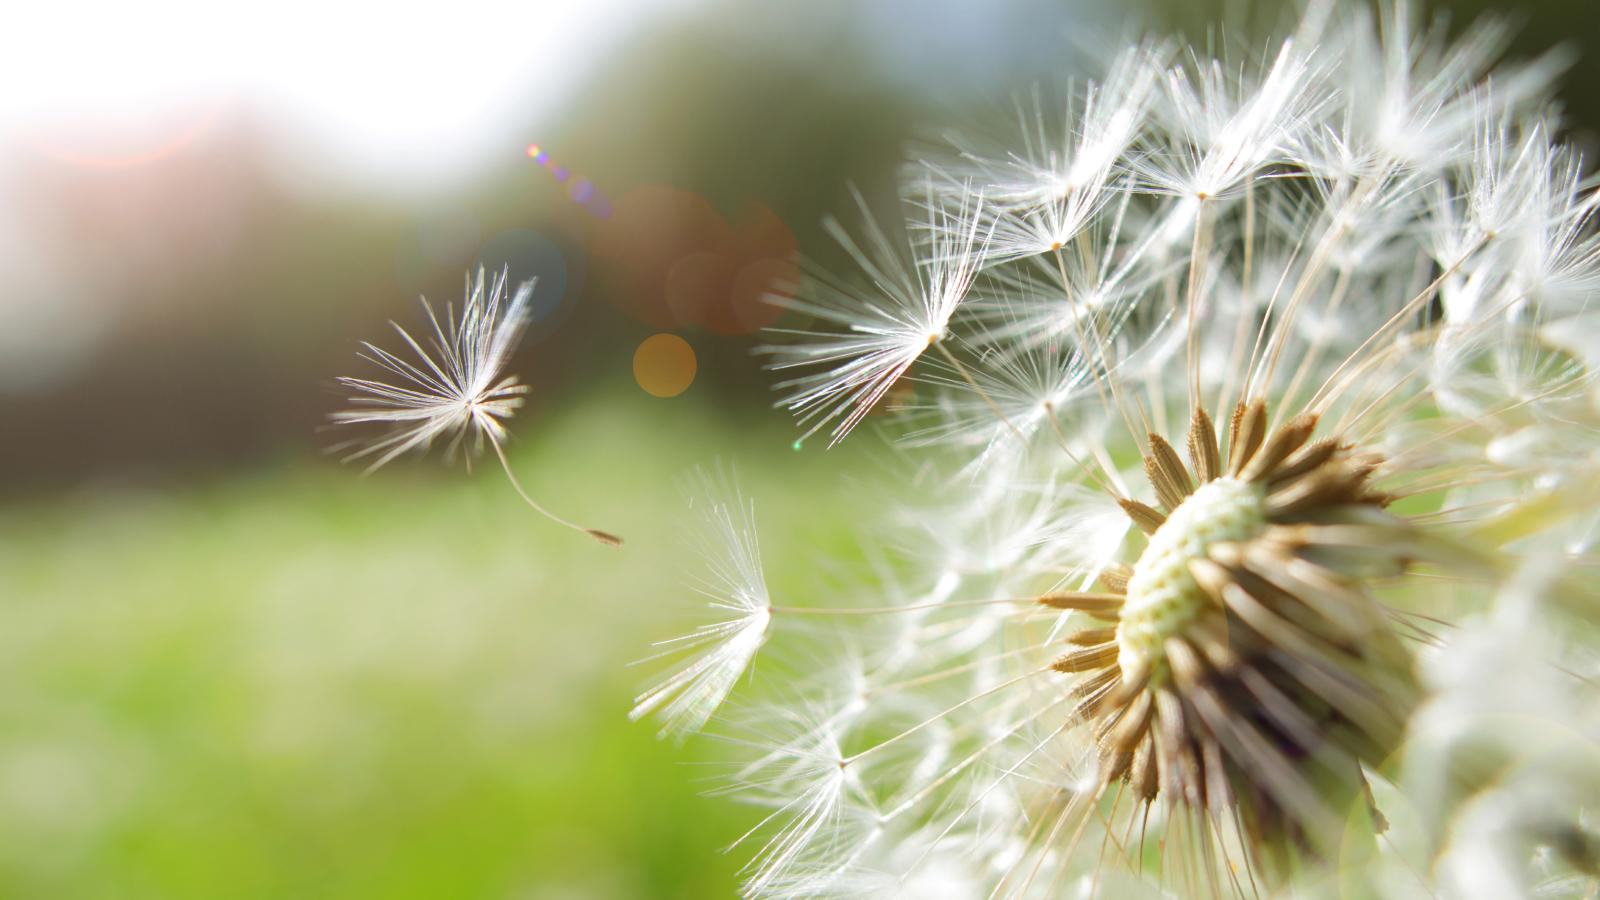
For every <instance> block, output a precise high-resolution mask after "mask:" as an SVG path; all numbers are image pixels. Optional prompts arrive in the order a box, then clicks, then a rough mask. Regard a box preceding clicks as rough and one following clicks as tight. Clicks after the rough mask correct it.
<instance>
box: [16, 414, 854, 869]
mask: <svg viewBox="0 0 1600 900" xmlns="http://www.w3.org/2000/svg"><path fill="white" fill-rule="evenodd" d="M776 418H777V417H774V421H773V422H772V423H771V424H769V425H763V426H760V427H735V426H734V425H731V424H729V423H727V422H725V421H722V420H719V419H717V418H715V417H712V416H710V415H709V414H708V413H707V412H706V411H705V410H704V409H702V408H700V407H696V406H694V405H692V404H691V403H689V402H686V401H670V402H669V401H659V400H652V399H651V398H648V397H645V396H644V395H642V394H641V393H640V392H639V391H638V390H637V389H633V388H631V386H627V387H622V386H613V387H612V388H611V389H608V390H604V391H601V392H599V393H596V394H595V395H592V396H591V397H590V398H589V399H588V400H587V401H586V402H583V403H581V404H577V405H574V406H571V407H567V408H565V409H564V410H561V411H556V412H553V413H548V414H543V415H541V416H536V417H528V418H526V419H525V420H523V421H519V422H516V423H514V424H515V426H516V428H515V430H516V431H517V433H519V434H520V435H522V439H521V440H519V441H518V442H517V444H516V445H515V448H514V449H515V455H514V456H513V463H514V465H515V467H516V469H517V470H518V472H519V474H520V475H521V476H522V477H523V478H524V479H525V481H526V482H527V484H528V485H529V488H530V490H531V491H533V492H534V493H535V496H537V497H539V498H540V499H541V500H542V501H544V502H546V503H547V504H548V505H550V506H551V508H553V509H556V510H558V511H562V512H564V513H566V514H569V515H571V516H573V517H577V518H580V519H581V520H582V521H584V522H585V523H587V524H593V525H596V526H598V527H604V528H608V529H613V530H616V531H618V532H619V533H621V534H623V535H624V536H625V537H626V538H627V539H628V543H627V545H626V546H625V547H623V548H622V549H621V550H615V549H610V548H605V547H601V546H598V545H595V544H592V543H590V542H589V541H586V540H584V539H583V538H581V537H578V536H575V535H572V534H570V533H567V532H565V531H563V530H561V529H559V528H555V527H553V526H551V525H549V523H547V522H545V521H544V520H542V519H540V518H539V517H537V516H535V515H533V514H532V513H531V512H530V511H528V510H527V509H526V508H524V507H522V506H520V505H519V501H517V499H516V498H515V496H514V495H513V494H512V492H511V490H510V489H509V487H508V486H507V485H506V484H505V483H504V479H503V476H501V475H500V474H499V473H498V472H496V471H494V470H493V469H492V468H475V469H474V471H473V473H472V474H471V475H468V474H467V473H465V472H464V471H463V470H462V469H461V467H460V466H459V465H456V466H446V465H444V464H442V463H441V462H440V461H439V460H436V459H435V460H422V461H419V462H417V463H414V464H405V465H399V466H396V467H394V468H392V469H387V470H384V471H382V472H379V473H377V474H376V475H374V476H372V477H369V478H361V477H358V472H357V470H355V469H353V468H344V467H339V466H337V465H335V464H333V463H331V462H328V461H326V460H318V459H314V458H312V459H300V460H295V461H286V462H284V463H283V464H282V465H280V466H277V467H273V468H270V469H264V470H261V471H257V472H254V473H249V474H246V475H243V476H241V477H238V478H236V479H233V480H230V481H225V482H219V483H214V484H209V485H199V486H185V487H181V488H178V489H174V490H172V491H162V492H154V491H150V490H149V489H145V490H142V491H141V490H135V489H131V488H128V487H125V486H124V487H118V486H105V487H102V488H99V489H96V490H88V491H84V492H82V493H81V494H79V495H77V496H74V497H72V498H68V499H66V500H60V499H57V500H54V501H51V502H49V503H44V502H39V503H35V504H32V505H27V506H19V507H12V508H10V509H6V510H4V511H0V678H3V679H4V681H5V689H4V690H3V691H0V895H3V896H7V897H23V896H29V897H46V896H48V897H118V898H124V897H162V898H172V897H176V898H182V897H220V896H227V897H286V896H293V897H341V898H344V897H385V898H407V897H419V898H420V897H515V898H565V897H585V898H589V897H599V898H604V897H643V896H651V897H717V896H729V895H731V894H732V893H733V890H734V887H735V884H736V881H737V878H736V870H737V868H738V865H739V860H740V859H741V858H742V855H741V854H738V853H735V854H732V855H728V854H722V853H720V852H718V851H720V849H721V848H723V847H724V846H726V845H727V844H728V843H729V842H730V841H731V840H733V839H734V838H736V837H737V836H738V835H739V834H740V833H742V831H743V830H744V829H745V828H746V827H748V825H749V824H751V823H752V822H753V821H754V820H755V811H754V810H750V809H747V808H742V807H739V806H737V805H735V804H732V803H730V802H728V801H726V800H722V799H717V798H709V797H706V796H704V795H703V791H705V790H706V789H707V788H708V787H709V786H710V785H709V784H708V782H707V781H706V780H705V776H706V775H707V774H709V773H708V770H706V769H703V768H697V767H695V766H693V765H691V764H690V761H691V760H703V759H705V758H706V757H707V756H708V755H711V756H715V755H716V752H717V751H716V750H715V749H711V750H708V749H707V747H708V746H714V744H709V743H708V745H707V746H702V747H691V748H690V749H688V750H682V749H679V748H676V747H674V746H672V745H671V744H667V743H661V742H658V741H657V740H655V738H654V730H653V728H651V727H650V726H649V725H648V724H646V723H640V724H634V723H629V722H628V721H627V719H626V712H627V709H628V706H629V700H630V697H631V696H632V695H633V693H634V692H635V691H636V690H637V689H638V688H639V687H640V686H641V685H642V684H643V683H645V682H646V681H648V680H649V678H650V676H651V674H652V673H653V672H657V671H659V668H658V667H657V668H652V667H645V668H629V667H628V666H627V663H628V662H629V661H630V660H634V659H637V658H640V657H642V656H645V655H646V654H647V652H648V650H649V642H650V641H651V640H654V639H659V638H662V637H667V636H670V635H673V634H676V633H679V631H680V630H681V629H682V628H684V627H685V626H686V625H687V624H690V623H692V622H693V621H694V619H695V618H696V613H697V611H698V610H699V609H700V603H701V601H700V599H699V598H698V597H697V596H696V595H694V594H693V593H692V592H691V591H690V590H688V589H687V588H686V587H684V581H685V579H684V575H685V574H686V573H688V572H692V568H693V567H692V565H689V560H687V559H686V558H685V555H684V553H683V552H682V542H681V541H680V540H678V538H680V537H681V531H682V530H683V528H684V527H685V524H686V522H687V521H688V518H687V515H686V510H685V506H684V504H683V502H682V499H681V495H680V492H679V491H678V490H676V489H675V487H676V485H675V482H676V481H677V480H678V479H679V478H680V477H681V476H682V475H683V474H684V473H685V472H686V471H687V470H688V469H689V468H690V467H692V466H693V465H695V464H699V463H707V462H711V461H712V460H713V459H715V458H717V457H721V458H723V459H724V460H727V461H730V462H734V463H736V464H737V465H738V467H739V474H740V480H741V481H742V482H743V484H744V486H745V487H746V489H747V491H748V492H749V493H751V494H752V495H754V496H755V497H757V498H758V515H759V517H760V520H761V523H762V527H763V534H762V538H763V541H764V545H765V549H766V550H767V551H768V553H767V556H768V565H769V571H770V572H771V573H772V578H773V583H774V590H775V592H777V591H780V590H781V589H782V585H784V584H786V583H796V581H797V579H799V578H801V577H802V576H803V575H804V574H806V573H805V569H804V568H803V565H804V564H805V562H806V557H805V556H803V555H801V554H783V553H781V552H773V548H781V547H782V546H784V545H785V544H792V543H794V542H812V541H817V540H821V541H824V542H828V541H830V540H834V541H838V540H841V539H840V538H838V537H837V536H833V537H830V535H829V534H828V531H827V529H825V528H824V527H823V525H824V523H826V522H828V521H832V520H833V519H832V517H831V516H828V515H823V514H819V513H818V512H817V510H818V509H820V508H822V507H824V506H825V505H826V504H828V503H830V502H832V500H830V494H829V489H828V487H827V485H830V484H832V483H834V480H833V479H830V478H829V477H828V475H827V474H826V472H827V471H831V470H832V467H833V466H836V465H837V464H838V463H839V461H840V460H839V456H838V455H837V454H823V453H821V452H811V451H809V450H808V451H807V452H806V453H801V454H793V453H791V452H789V450H788V443H789V441H790V440H792V438H793V431H792V426H789V425H788V423H786V422H780V421H776ZM825 457H826V458H825ZM825 466H826V467H828V468H827V469H825V468H824V467H825ZM834 499H842V495H839V496H838V497H835V498H834Z"/></svg>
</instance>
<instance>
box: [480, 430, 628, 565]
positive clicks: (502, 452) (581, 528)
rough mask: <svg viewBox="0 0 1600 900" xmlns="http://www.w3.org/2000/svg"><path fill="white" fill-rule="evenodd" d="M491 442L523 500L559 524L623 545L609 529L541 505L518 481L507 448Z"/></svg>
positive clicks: (513, 486)
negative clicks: (591, 526)
mask: <svg viewBox="0 0 1600 900" xmlns="http://www.w3.org/2000/svg"><path fill="white" fill-rule="evenodd" d="M489 444H490V446H492V447H494V455H495V456H496V457H498V458H499V459H500V468H502V469H504V470H505V473H506V478H508V479H510V480H511V487H512V488H514V489H515V490H516V492H517V496H519V497H521V498H522V502H524V503H526V504H528V506H530V507H532V508H533V510H534V511H535V512H537V513H539V514H540V515H542V516H544V517H545V518H546V519H549V520H550V521H552V522H554V523H556V524H557V525H564V526H566V527H567V528H571V529H572V530H573V531H581V532H583V533H584V534H587V535H588V536H589V537H592V538H594V539H595V540H597V541H599V542H600V543H602V544H605V545H606V546H608V547H620V546H622V538H619V537H617V536H616V535H614V534H612V533H611V532H609V531H601V530H600V529H598V528H585V527H584V526H582V525H579V524H578V523H576V522H572V521H569V520H567V519H563V518H561V517H560V516H558V515H556V514H555V513H553V512H551V511H550V510H548V509H545V508H544V507H543V506H540V505H539V501H537V500H535V499H533V498H532V497H530V496H528V492H527V491H525V490H523V488H522V482H521V481H518V480H517V476H516V473H515V472H512V471H511V462H510V461H509V460H507V459H506V451H505V448H504V447H501V446H500V442H499V441H497V440H495V439H493V438H490V439H489Z"/></svg>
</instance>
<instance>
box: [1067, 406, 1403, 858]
mask: <svg viewBox="0 0 1600 900" xmlns="http://www.w3.org/2000/svg"><path fill="white" fill-rule="evenodd" d="M1268 421H1269V419H1268V416H1267V411H1266V408H1265V406H1264V405H1262V404H1260V403H1253V404H1241V405H1240V407H1239V409H1238V410H1237V411H1236V412H1235V413H1234V415H1233V418H1232V426H1231V428H1230V429H1229V436H1228V437H1229V440H1228V446H1227V453H1226V454H1225V455H1224V454H1223V452H1222V447H1221V445H1220V443H1219V441H1218V440H1217V435H1216V433H1215V430H1214V429H1213V427H1212V424H1211V419H1210V417H1209V416H1207V415H1206V414H1205V412H1204V411H1203V410H1197V411H1196V413H1195V415H1194V417H1193V419H1192V421H1191V423H1190V427H1189V431H1188V434H1187V435H1186V443H1187V445H1188V447H1187V449H1188V450H1189V457H1190V459H1191V460H1192V461H1193V462H1194V472H1193V474H1192V475H1191V473H1190V471H1189V470H1188V469H1186V468H1184V467H1183V465H1182V462H1181V461H1180V458H1179V456H1178V454H1177V453H1176V452H1174V451H1173V449H1172V446H1171V445H1170V444H1168V443H1167V442H1166V441H1164V440H1162V439H1161V438H1159V437H1156V436H1152V438H1151V440H1150V447H1151V455H1150V457H1149V458H1148V459H1147V460H1146V464H1145V469H1146V472H1147V473H1148V474H1149V476H1150V481H1151V486H1152V488H1153V489H1154V491H1155V493H1156V496H1157V500H1158V502H1159V503H1160V504H1161V506H1162V507H1163V508H1164V509H1165V510H1166V511H1165V512H1164V513H1163V512H1162V511H1161V510H1158V509H1157V508H1155V507H1153V506H1149V505H1146V504H1144V503H1140V502H1138V501H1134V500H1131V499H1130V500H1127V501H1125V502H1124V503H1123V509H1124V510H1125V511H1126V512H1127V513H1128V516H1129V517H1130V518H1131V519H1132V520H1133V521H1134V522H1135V524H1137V525H1138V526H1139V527H1140V529H1141V530H1142V531H1144V532H1145V534H1146V535H1148V538H1147V542H1146V545H1145V548H1144V550H1143V552H1142V553H1141V554H1140V556H1139V558H1138V561H1137V562H1136V563H1135V564H1134V565H1133V566H1132V568H1131V569H1130V570H1125V571H1120V570H1119V571H1118V572H1117V573H1115V574H1114V575H1113V576H1112V577H1110V578H1106V579H1102V580H1103V581H1104V582H1105V584H1106V587H1107V591H1106V593H1104V594H1099V595H1072V597H1063V598H1061V599H1059V600H1057V601H1055V602H1050V601H1041V602H1045V604H1046V605H1050V606H1056V607H1058V608H1063V609H1084V610H1085V611H1089V612H1093V613H1098V614H1100V615H1101V616H1105V615H1108V614H1109V612H1110V611H1109V610H1108V609H1106V607H1107V606H1109V605H1112V604H1108V603H1107V602H1106V601H1105V600H1103V599H1100V598H1107V597H1109V598H1113V599H1114V598H1118V597H1119V596H1120V603H1119V604H1115V614H1116V617H1117V618H1116V627H1115V629H1107V628H1104V627H1094V628H1090V629H1088V630H1086V631H1085V632H1083V633H1082V635H1081V636H1079V635H1074V636H1071V637H1069V643H1070V644H1072V645H1073V646H1074V649H1072V650H1070V651H1069V652H1067V653H1066V654H1065V655H1063V656H1062V657H1061V658H1060V659H1059V660H1058V661H1057V663H1056V664H1055V668H1056V669H1057V670H1058V671H1061V672H1065V673H1077V674H1079V675H1080V677H1082V678H1083V679H1084V680H1083V685H1084V686H1085V687H1087V688H1089V689H1088V690H1086V692H1085V701H1084V702H1083V703H1081V704H1080V705H1079V710H1078V711H1079V713H1080V714H1081V715H1083V716H1084V717H1085V718H1086V719H1088V720H1089V721H1090V722H1091V723H1092V728H1093V732H1094V734H1095V736H1096V740H1097V742H1098V746H1099V760H1100V771H1099V778H1100V780H1101V783H1102V784H1106V785H1109V784H1111V783H1112V782H1118V781H1120V782H1123V783H1125V784H1127V785H1128V786H1129V787H1131V788H1133V789H1134V790H1135V792H1136V794H1137V796H1139V797H1140V798H1141V799H1142V800H1143V801H1144V802H1146V803H1151V802H1154V801H1155V799H1156V798H1157V797H1159V796H1161V795H1162V794H1166V795H1167V797H1168V798H1169V799H1170V800H1174V801H1177V802H1180V803H1183V804H1185V805H1187V806H1190V807H1194V808H1202V809H1207V810H1211V811H1213V812H1226V813H1227V814H1229V815H1233V814H1235V813H1237V815H1238V817H1239V821H1240V822H1241V823H1242V827H1243V829H1244V833H1245V834H1246V835H1247V836H1248V837H1249V838H1250V839H1251V844H1252V846H1251V847H1250V848H1249V851H1250V853H1251V856H1252V859H1253V860H1254V862H1255V863H1256V864H1257V866H1258V868H1273V867H1275V865H1276V864H1279V863H1284V862H1285V861H1286V859H1287V858H1288V854H1290V852H1291V851H1295V850H1305V851H1309V852H1312V853H1319V854H1321V853H1327V852H1331V850H1332V849H1333V846H1334V845H1333V842H1335V841H1337V840H1338V835H1339V833H1340V826H1341V822H1342V821H1343V817H1344V816H1345V814H1346V812H1347V811H1348V810H1349V809H1351V808H1353V807H1352V804H1359V803H1362V802H1367V801H1366V800H1365V799H1364V798H1367V797H1368V796H1369V795H1368V793H1367V790H1366V782H1365V780H1364V776H1363V775H1362V767H1363V766H1372V765H1377V764H1378V763H1380V762H1381V761H1382V760H1383V759H1385V758H1386V757H1387V756H1388V755H1389V754H1390V753H1392V752H1393V750H1394V748H1395V747H1396V746H1398V743H1399V741H1400V736H1401V728H1402V723H1403V722H1404V721H1405V719H1406V716H1407V713H1408V712H1409V710H1410V708H1411V707H1412V705H1414V703H1415V702H1416V701H1415V696H1416V689H1415V686H1414V682H1413V679H1412V675H1411V666H1410V659H1409V656H1408V655H1407V654H1406V652H1405V651H1404V649H1403V648H1402V647H1401V645H1400V643H1399V641H1398V640H1397V639H1396V638H1395V636H1394V635H1393V634H1392V633H1391V632H1390V631H1389V630H1388V627H1387V626H1386V625H1385V624H1383V623H1384V619H1383V616H1382V615H1381V614H1380V613H1381V610H1380V608H1379V606H1378V605H1377V603H1376V601H1374V600H1373V599H1372V597H1371V596H1370V594H1369V593H1368V592H1367V590H1366V585H1365V584H1364V578H1366V577H1368V576H1367V573H1369V572H1371V571H1372V570H1373V569H1372V565H1371V563H1372V562H1373V560H1374V559H1375V558H1378V559H1387V560H1389V562H1390V563H1392V566H1391V568H1393V569H1401V568H1404V567H1405V566H1406V565H1408V564H1409V562H1410V560H1411V559H1412V558H1413V555H1412V554H1414V552H1415V551H1416V548H1417V546H1418V544H1419V542H1420V541H1421V539H1420V538H1419V537H1418V536H1417V534H1416V531H1415V529H1414V528H1412V527H1411V526H1409V525H1408V524H1407V523H1406V522H1405V521H1404V520H1403V519H1400V518H1398V517H1395V516H1392V515H1390V514H1388V513H1387V512H1385V511H1384V510H1383V506H1384V504H1385V503H1386V502H1387V497H1386V496H1385V495H1383V494H1381V493H1379V492H1377V491H1374V490H1372V489H1371V487H1370V486H1369V484H1368V479H1369V478H1370V476H1371V474H1372V472H1373V471H1374V467H1375V465H1376V463H1377V460H1376V459H1375V458H1374V457H1373V456H1372V455H1370V454H1358V453H1356V452H1353V451H1352V449H1351V448H1350V447H1348V446H1346V445H1344V444H1342V443H1340V442H1338V441H1337V440H1322V441H1312V440H1311V437H1312V433H1313V432H1314V431H1315V428H1316V424H1317V423H1316V419H1315V417H1313V416H1309V415H1307V416H1299V417H1295V418H1293V419H1290V420H1289V421H1288V422H1287V423H1286V424H1284V425H1283V426H1282V427H1280V428H1278V429H1277V430H1276V431H1270V430H1269V428H1268V425H1267V423H1268ZM1224 459H1225V460H1226V461H1227V462H1226V465H1224V463H1223V460H1224ZM1334 539H1337V540H1338V541H1339V542H1340V543H1339V544H1338V545H1337V546H1334V545H1333V544H1329V543H1327V541H1329V540H1334ZM1352 540H1355V541H1357V542H1358V543H1360V544H1361V546H1360V547H1359V548H1352V547H1351V546H1349V544H1350V542H1351V541H1352ZM1355 550H1359V552H1353V551H1355ZM1346 560H1348V561H1349V562H1346ZM1053 596H1055V595H1052V597H1053ZM1091 599H1093V600H1094V602H1093V603H1090V600H1091ZM1091 606H1092V607H1093V608H1092V609H1089V608H1088V607H1091Z"/></svg>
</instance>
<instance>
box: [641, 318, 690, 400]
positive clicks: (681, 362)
mask: <svg viewBox="0 0 1600 900" xmlns="http://www.w3.org/2000/svg"><path fill="white" fill-rule="evenodd" d="M698 367H699V364H698V362H697V361H696V359H695V355H694V348H693V347H690V346H689V342H688V341H686V340H684V339H683V338H681V337H678V336H677V335H675V334H668V333H665V332H663V333H661V334H653V335H651V336H649V337H647V338H645V339H644V341H643V342H642V343H640V344H639V348H638V349H637V350H635V351H633V379H634V380H635V381H637V382H638V383H639V387H641V388H644V391H645V393H647V394H649V395H651V396H653V397H676V396H678V395H679V394H681V393H683V392H684V391H686V390H688V389H689V385H691V384H693V383H694V376H695V371H696V370H697V369H698Z"/></svg>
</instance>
